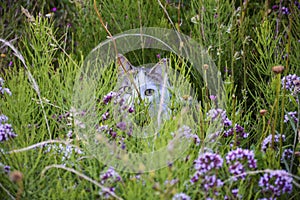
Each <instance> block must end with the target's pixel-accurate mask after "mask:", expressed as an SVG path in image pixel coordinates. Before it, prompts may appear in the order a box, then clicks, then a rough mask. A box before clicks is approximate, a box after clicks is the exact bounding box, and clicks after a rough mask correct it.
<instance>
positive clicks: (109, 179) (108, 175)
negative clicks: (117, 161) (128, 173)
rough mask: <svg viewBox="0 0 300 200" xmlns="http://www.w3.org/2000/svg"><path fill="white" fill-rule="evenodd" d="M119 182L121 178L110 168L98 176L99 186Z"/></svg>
mask: <svg viewBox="0 0 300 200" xmlns="http://www.w3.org/2000/svg"><path fill="white" fill-rule="evenodd" d="M121 180H122V178H121V176H120V175H119V174H118V173H117V172H116V171H115V170H114V168H112V167H110V168H108V169H107V170H106V171H105V172H102V173H101V175H100V182H101V184H106V183H115V182H119V181H121Z"/></svg>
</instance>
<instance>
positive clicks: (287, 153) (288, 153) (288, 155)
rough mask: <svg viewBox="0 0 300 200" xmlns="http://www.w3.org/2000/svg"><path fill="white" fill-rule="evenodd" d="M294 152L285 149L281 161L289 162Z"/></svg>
mask: <svg viewBox="0 0 300 200" xmlns="http://www.w3.org/2000/svg"><path fill="white" fill-rule="evenodd" d="M293 153H294V151H293V150H292V149H285V150H284V151H283V152H282V155H281V161H283V160H288V159H290V158H291V157H292V155H293Z"/></svg>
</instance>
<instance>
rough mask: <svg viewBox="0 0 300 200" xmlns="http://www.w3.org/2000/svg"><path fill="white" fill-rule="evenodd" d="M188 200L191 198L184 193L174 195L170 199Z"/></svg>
mask: <svg viewBox="0 0 300 200" xmlns="http://www.w3.org/2000/svg"><path fill="white" fill-rule="evenodd" d="M190 199H191V198H190V197H189V196H188V195H186V194H184V193H178V194H175V195H174V196H173V198H172V200H190Z"/></svg>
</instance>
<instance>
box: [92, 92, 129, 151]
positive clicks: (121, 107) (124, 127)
mask: <svg viewBox="0 0 300 200" xmlns="http://www.w3.org/2000/svg"><path fill="white" fill-rule="evenodd" d="M102 103H103V104H104V105H108V104H110V103H112V104H113V107H114V109H113V111H111V110H110V109H109V110H107V111H105V112H104V114H102V122H104V121H106V120H108V119H109V118H110V117H112V116H113V115H111V112H114V113H118V117H120V119H119V120H120V121H119V122H117V123H116V124H115V125H114V126H111V127H108V125H101V126H100V127H98V129H97V130H98V131H100V132H106V133H108V134H109V135H110V136H111V138H116V137H118V135H117V130H120V131H123V132H126V134H127V135H128V136H131V135H132V125H131V124H129V123H127V122H125V121H122V119H125V118H126V117H127V115H128V113H129V114H131V113H133V112H134V108H133V107H129V106H128V105H127V104H126V102H125V100H124V98H122V97H121V94H120V93H116V92H113V91H111V92H109V93H108V94H106V95H105V96H104V97H103V100H102ZM122 139H124V138H121V140H122ZM122 145H123V143H122Z"/></svg>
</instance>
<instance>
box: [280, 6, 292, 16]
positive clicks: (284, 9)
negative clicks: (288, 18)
mask: <svg viewBox="0 0 300 200" xmlns="http://www.w3.org/2000/svg"><path fill="white" fill-rule="evenodd" d="M281 12H282V14H284V15H289V14H291V13H290V11H289V8H287V7H284V6H283V7H282V8H281Z"/></svg>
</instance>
